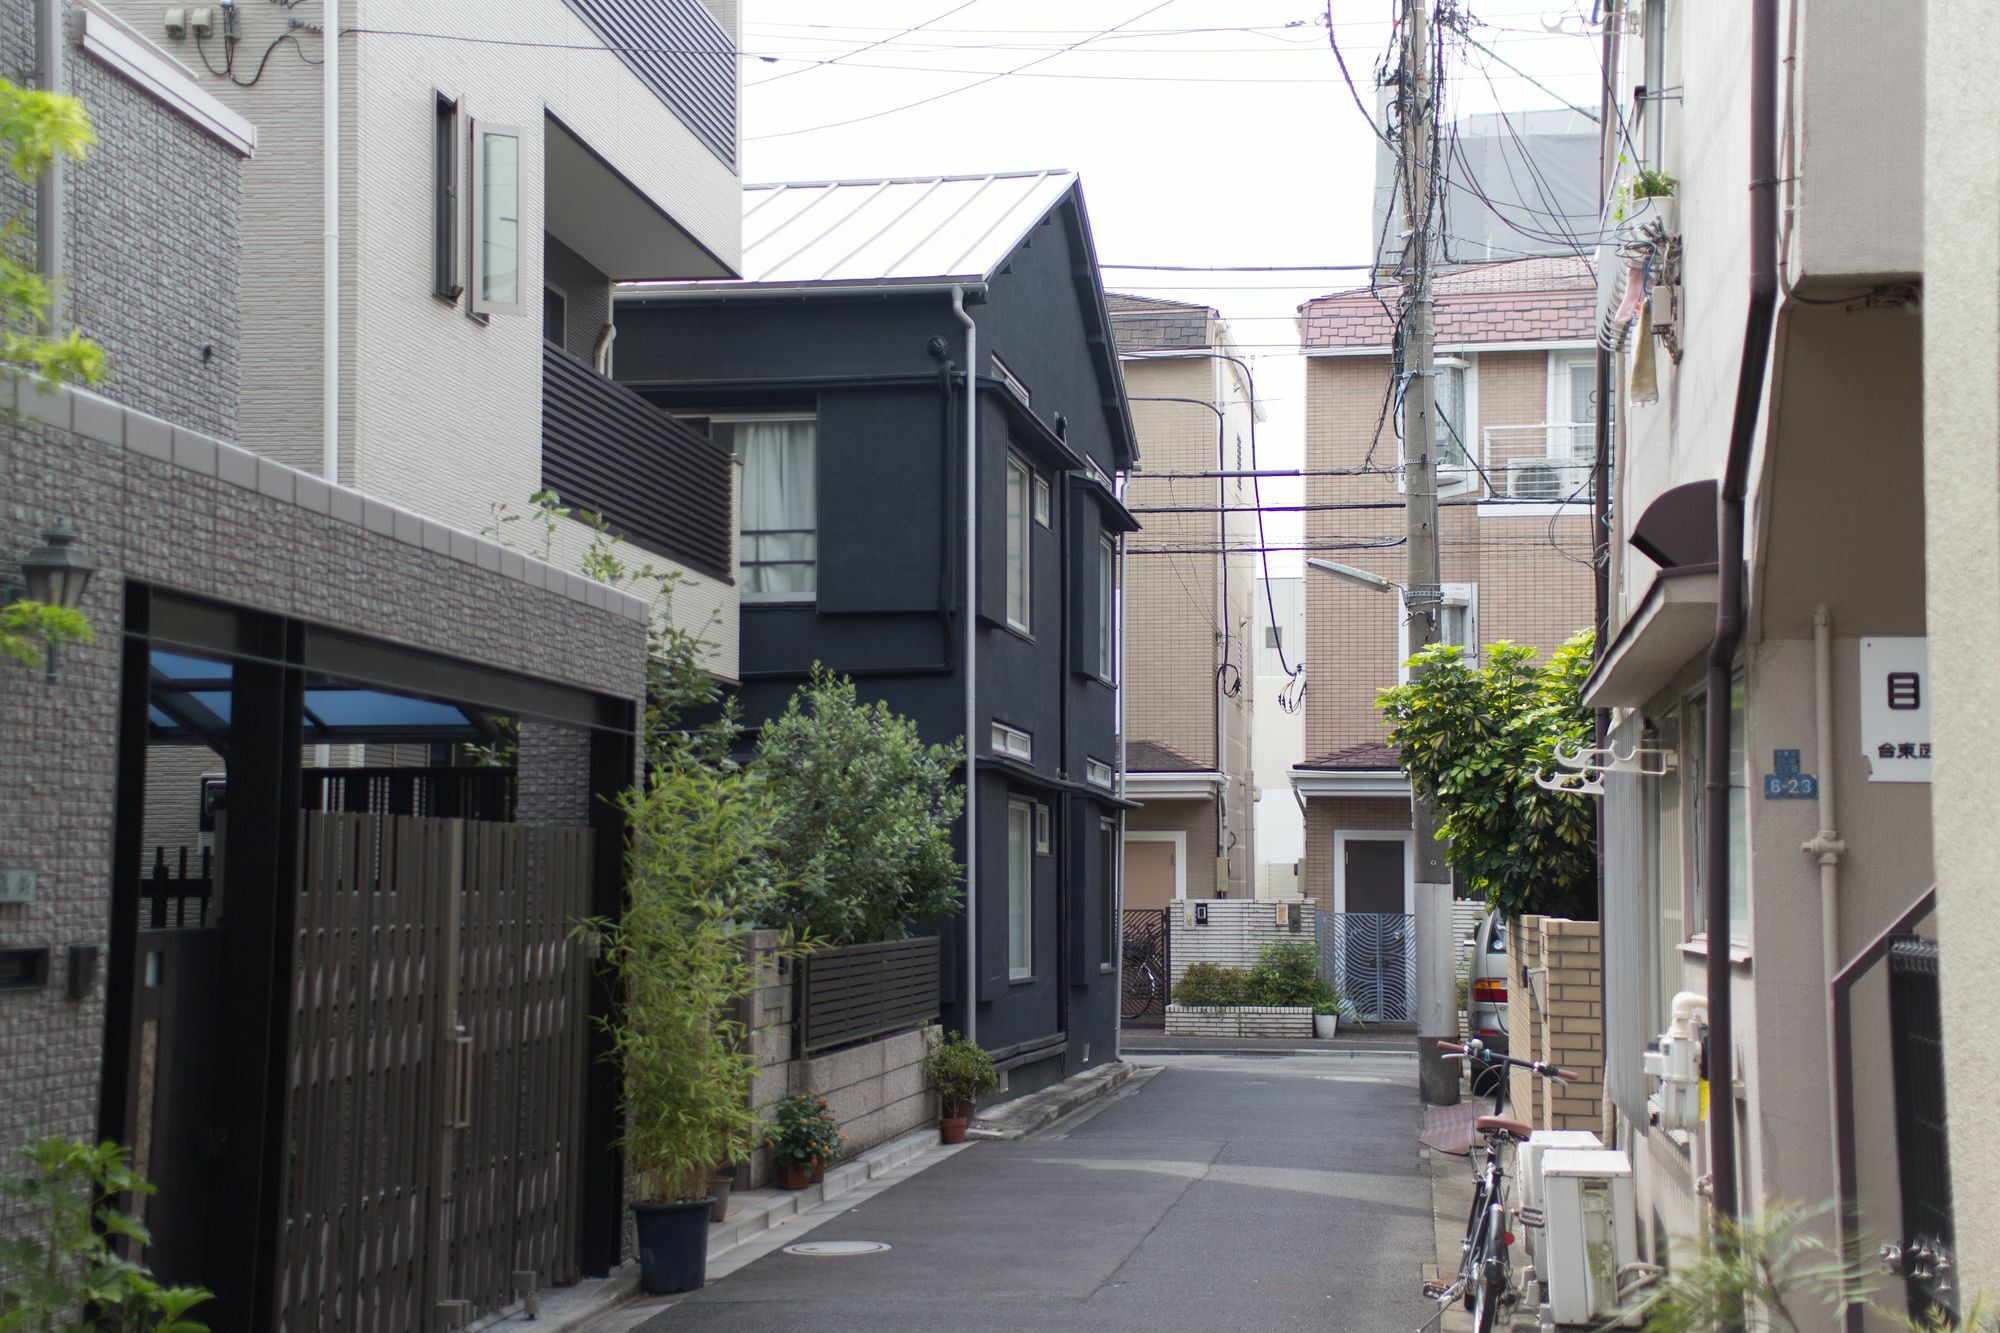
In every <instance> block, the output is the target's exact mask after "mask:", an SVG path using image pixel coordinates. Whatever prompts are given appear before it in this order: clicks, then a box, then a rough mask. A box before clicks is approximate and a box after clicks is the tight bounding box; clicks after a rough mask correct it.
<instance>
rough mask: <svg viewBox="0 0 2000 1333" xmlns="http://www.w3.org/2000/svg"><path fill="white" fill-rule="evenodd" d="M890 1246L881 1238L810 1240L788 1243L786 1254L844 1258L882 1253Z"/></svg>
mask: <svg viewBox="0 0 2000 1333" xmlns="http://www.w3.org/2000/svg"><path fill="white" fill-rule="evenodd" d="M888 1248H889V1247H888V1246H887V1245H885V1244H883V1243H882V1242H881V1241H879V1240H808V1241H801V1242H800V1243H799V1244H797V1245H787V1246H786V1247H785V1253H786V1254H803V1255H808V1256H812V1257H817V1258H822V1259H843V1258H846V1257H847V1256H848V1255H851V1254H880V1253H881V1252H882V1251H884V1250H886V1249H888Z"/></svg>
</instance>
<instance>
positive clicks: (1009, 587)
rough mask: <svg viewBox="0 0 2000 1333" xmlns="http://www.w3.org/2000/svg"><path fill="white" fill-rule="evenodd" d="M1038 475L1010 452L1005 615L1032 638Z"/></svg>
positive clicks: (1014, 627) (1013, 627)
mask: <svg viewBox="0 0 2000 1333" xmlns="http://www.w3.org/2000/svg"><path fill="white" fill-rule="evenodd" d="M1036 475H1037V474H1036V472H1035V469H1034V467H1033V465H1032V464H1030V463H1029V462H1028V461H1027V460H1026V459H1024V458H1022V457H1021V456H1020V455H1019V454H1017V453H1014V452H1013V451H1012V450H1009V451H1008V454H1007V484H1006V487H1005V491H1004V495H1003V498H1004V499H1005V501H1006V505H1007V521H1006V523H1005V525H1004V526H1005V530H1006V538H1007V548H1006V553H1005V554H1006V568H1005V574H1006V590H1005V592H1006V596H1005V605H1004V607H1003V608H1002V615H1003V617H1004V618H1005V620H1006V623H1007V628H1008V629H1011V630H1014V631H1016V632H1017V633H1020V634H1024V635H1026V636H1027V637H1029V638H1033V637H1034V623H1035V520H1034V482H1035V477H1036ZM1016 478H1019V481H1020V506H1019V508H1018V510H1017V509H1016V507H1015V503H1014V498H1015V497H1014V485H1015V480H1016ZM1016 541H1018V542H1019V543H1020V559H1019V562H1018V566H1019V569H1020V572H1021V583H1020V589H1019V593H1020V596H1019V601H1020V603H1021V606H1020V617H1019V618H1018V619H1017V618H1016V616H1015V606H1014V603H1015V600H1016V597H1015V586H1014V571H1015V568H1016V560H1015V554H1014V544H1015V542H1016Z"/></svg>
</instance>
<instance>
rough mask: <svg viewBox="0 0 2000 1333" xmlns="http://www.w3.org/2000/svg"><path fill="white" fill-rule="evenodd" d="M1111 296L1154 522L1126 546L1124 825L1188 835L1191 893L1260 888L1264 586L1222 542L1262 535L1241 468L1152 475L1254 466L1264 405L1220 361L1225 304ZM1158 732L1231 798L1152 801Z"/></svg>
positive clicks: (1135, 485)
mask: <svg viewBox="0 0 2000 1333" xmlns="http://www.w3.org/2000/svg"><path fill="white" fill-rule="evenodd" d="M1107 302H1108V304H1109V306H1110V310H1111V318H1112V322H1113V325H1114V328H1115V331H1116V333H1117V338H1118V347H1119V351H1120V353H1121V356H1122V365H1123V368H1124V373H1125V384H1126V391H1127V393H1128V394H1129V395H1130V396H1131V400H1132V420H1133V424H1134V425H1135V426H1136V427H1137V429H1138V432H1139V446H1140V468H1139V470H1136V471H1134V472H1133V473H1132V474H1131V475H1130V477H1128V478H1127V481H1126V490H1125V501H1126V504H1127V505H1128V506H1130V507H1131V508H1132V509H1133V510H1134V511H1135V513H1136V515H1137V517H1138V519H1139V521H1140V522H1141V523H1142V524H1143V525H1144V531H1142V532H1140V533H1138V534H1135V535H1134V536H1132V537H1131V538H1129V539H1128V541H1127V545H1126V559H1125V584H1124V594H1125V599H1124V610H1125V645H1126V647H1125V663H1126V667H1125V681H1124V688H1125V734H1126V738H1127V745H1128V755H1127V768H1128V770H1129V772H1130V773H1132V774H1139V775H1140V776H1138V777H1136V778H1133V777H1128V784H1129V788H1128V789H1129V791H1130V794H1131V795H1132V796H1133V797H1134V798H1135V799H1137V800H1140V801H1144V802H1147V807H1146V809H1145V810H1142V811H1140V812H1137V813H1135V814H1134V815H1133V816H1131V817H1130V819H1129V821H1128V827H1130V828H1133V829H1147V830H1156V831H1169V830H1176V829H1178V830H1184V831H1185V832H1186V833H1187V892H1188V895H1189V896H1190V897H1200V898H1206V897H1213V896H1215V895H1216V893H1217V892H1218V891H1224V890H1226V891H1227V893H1228V895H1229V896H1232V897H1250V896H1252V895H1253V894H1254V893H1255V890H1256V874H1257V864H1256V859H1255V851H1254V842H1255V838H1254V828H1255V821H1254V818H1253V814H1252V807H1253V805H1254V799H1253V798H1254V792H1255V786H1256V778H1255V775H1254V773H1253V772H1252V765H1251V741H1252V737H1251V724H1252V718H1253V715H1252V699H1253V697H1254V695H1255V693H1256V691H1255V688H1254V679H1255V677H1254V673H1255V630H1256V625H1257V614H1256V608H1255V605H1254V597H1255V595H1256V587H1257V585H1256V581H1255V577H1254V574H1255V565H1254V564H1253V562H1252V559H1251V558H1250V557H1249V556H1248V555H1238V556H1227V555H1224V554H1223V553H1222V550H1221V548H1222V547H1223V546H1225V545H1254V541H1252V540H1250V539H1249V538H1250V534H1252V533H1254V531H1255V528H1254V525H1253V516H1252V515H1251V514H1250V512H1249V510H1248V509H1247V508H1241V507H1246V506H1249V505H1251V504H1252V503H1253V497H1252V495H1251V490H1250V486H1249V484H1248V483H1247V482H1245V481H1244V480H1242V479H1241V478H1231V479H1219V478H1197V477H1187V476H1161V475H1153V474H1161V473H1175V474H1183V473H1190V472H1217V471H1229V470H1240V469H1244V468H1248V467H1249V466H1250V449H1249V436H1250V432H1251V430H1252V425H1251V421H1250V417H1251V415H1252V413H1253V411H1254V408H1253V406H1252V404H1251V403H1250V402H1249V396H1248V393H1247V389H1246V385H1245V381H1244V378H1243V376H1242V375H1241V374H1240V373H1239V372H1238V371H1237V370H1236V368H1235V367H1234V366H1233V365H1232V363H1231V362H1229V361H1228V360H1225V359H1221V358H1222V357H1226V356H1230V355H1234V352H1233V350H1232V348H1231V346H1230V344H1229V341H1228V333H1227V330H1226V328H1225V327H1224V326H1223V324H1222V323H1221V321H1220V320H1219V319H1218V318H1217V316H1216V313H1215V311H1213V310H1211V309H1209V308H1208V307H1205V306H1191V305H1186V304H1183V303H1179V302H1171V301H1158V300H1152V299H1148V298H1142V297H1133V296H1122V295H1116V294H1113V295H1111V296H1109V297H1108V298H1107ZM1217 354H1220V355H1217ZM1164 400H1180V401H1164ZM1218 413H1220V415H1219V416H1218ZM1222 509H1230V510H1237V512H1217V511H1218V510H1222ZM1175 511H1179V512H1175ZM1148 743H1151V744H1153V745H1163V746H1166V747H1168V748H1169V749H1171V750H1173V751H1175V752H1177V753H1178V754H1181V755H1185V756H1187V758H1189V759H1191V760H1193V761H1194V762H1195V764H1196V765H1197V766H1198V768H1199V769H1202V770H1206V771H1208V772H1221V773H1222V774H1223V775H1224V778H1223V782H1222V787H1223V799H1222V802H1221V805H1220V807H1219V808H1218V804H1217V802H1216V800H1215V798H1214V797H1213V796H1212V795H1211V796H1200V797H1189V796H1176V797H1174V798H1172V799H1155V798H1151V797H1149V796H1148V794H1147V792H1146V791H1145V789H1144V788H1145V782H1146V779H1145V777H1144V776H1143V775H1144V773H1145V768H1144V760H1143V755H1144V754H1145V753H1146V752H1147V750H1148ZM1135 754H1136V755H1138V756H1140V758H1134V755H1135ZM1175 767H1178V765H1176V766H1175ZM1218 860H1221V861H1226V863H1227V865H1226V871H1219V870H1218V866H1217V862H1218Z"/></svg>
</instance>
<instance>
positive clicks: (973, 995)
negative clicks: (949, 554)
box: [951, 286, 980, 1045]
mask: <svg viewBox="0 0 2000 1333" xmlns="http://www.w3.org/2000/svg"><path fill="white" fill-rule="evenodd" d="M951 313H952V314H953V315H955V316H957V317H958V322H959V323H961V324H963V325H965V608H964V623H963V625H962V626H961V629H962V632H963V634H964V639H965V646H964V649H963V652H962V654H961V656H962V658H963V665H962V671H963V674H964V676H965V1015H964V1017H965V1039H966V1040H967V1041H969V1042H972V1043H973V1044H975V1045H977V1044H978V1042H979V973H980V967H979V773H978V770H977V768H976V767H975V759H976V757H977V755H978V753H979V658H978V649H979V327H978V325H976V324H975V323H974V322H973V319H972V316H971V315H970V314H967V313H966V309H965V288H964V287H963V286H954V287H953V288H952V289H951Z"/></svg>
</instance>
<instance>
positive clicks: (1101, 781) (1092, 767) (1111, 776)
mask: <svg viewBox="0 0 2000 1333" xmlns="http://www.w3.org/2000/svg"><path fill="white" fill-rule="evenodd" d="M1083 780H1084V782H1085V783H1086V784H1088V785H1089V786H1092V787H1096V788H1098V789H1100V790H1102V791H1110V790H1111V789H1112V788H1113V787H1115V786H1117V785H1118V770H1117V769H1115V768H1113V767H1112V766H1111V765H1110V764H1108V763H1106V762H1105V761H1104V760H1102V759H1099V758H1098V757H1097V756H1095V755H1088V756H1086V757H1085V758H1084V761H1083Z"/></svg>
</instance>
